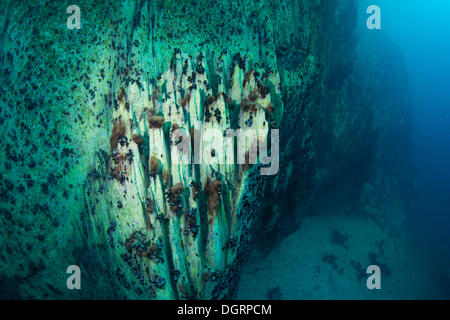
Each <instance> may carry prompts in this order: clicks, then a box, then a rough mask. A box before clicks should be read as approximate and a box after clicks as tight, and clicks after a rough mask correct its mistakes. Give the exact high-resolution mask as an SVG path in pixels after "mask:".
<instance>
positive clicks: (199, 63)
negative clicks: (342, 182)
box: [0, 0, 373, 299]
mask: <svg viewBox="0 0 450 320" xmlns="http://www.w3.org/2000/svg"><path fill="white" fill-rule="evenodd" d="M12 2H13V1H3V2H2V3H1V7H0V10H1V12H2V15H1V19H0V27H1V29H2V30H3V32H2V34H1V35H0V43H1V47H0V48H1V50H0V59H1V61H2V72H1V74H0V83H1V86H0V106H1V113H0V124H1V130H2V137H3V144H2V146H1V147H0V159H1V162H0V166H1V176H0V178H1V179H0V183H1V188H2V190H1V197H2V200H1V219H2V220H1V221H2V222H1V225H0V230H1V233H0V235H1V238H0V279H1V280H0V281H1V286H0V293H1V296H2V297H5V298H101V299H103V298H135V299H152V298H156V299H186V298H197V299H212V298H213V299H217V298H233V297H234V296H235V294H236V287H237V284H238V280H239V275H240V270H241V264H242V262H243V261H244V259H245V257H246V255H247V252H248V250H249V249H250V248H251V243H252V241H253V239H254V238H255V237H256V236H257V235H263V234H266V232H269V231H270V232H279V233H280V234H284V232H285V230H284V229H286V223H282V222H280V221H281V220H280V219H281V217H283V218H284V219H283V221H289V220H292V222H293V223H292V226H293V227H295V225H296V221H297V220H298V219H297V218H296V217H294V218H293V219H290V218H292V216H293V215H294V211H293V210H290V209H289V205H290V204H291V203H292V202H294V201H298V199H299V198H300V199H306V198H308V197H309V196H310V195H311V193H312V192H313V190H314V188H315V187H316V186H317V185H323V184H326V182H327V181H329V180H330V176H332V175H333V172H335V171H338V170H339V168H342V167H343V166H345V165H348V163H349V161H350V160H349V159H355V157H357V156H358V155H360V154H365V152H364V151H363V152H361V147H364V146H366V145H367V139H373V132H372V131H373V130H372V127H371V125H372V122H371V121H372V113H371V111H369V106H368V105H367V104H365V101H363V100H359V101H360V102H361V104H358V106H356V105H354V104H353V102H354V101H356V100H357V99H359V98H360V96H359V95H358V92H356V91H357V90H358V89H359V87H358V86H357V85H356V84H355V83H356V82H357V81H355V79H354V78H353V77H352V76H351V75H352V72H353V69H352V67H353V63H354V49H355V41H354V37H353V29H354V27H355V23H356V11H355V10H356V5H355V3H354V2H353V1H350V0H348V1H347V0H344V1H338V2H330V1H319V0H316V1H306V0H304V1H292V0H285V1H272V0H271V1H267V0H265V1H263V0H261V1H257V0H246V1H242V2H236V1H214V2H213V3H212V2H211V1H205V0H196V1H183V2H179V1H169V0H158V1H145V0H136V1H102V2H98V1H79V3H78V6H79V7H80V10H81V22H82V25H81V28H80V29H68V28H67V26H66V20H67V18H68V16H69V15H68V14H67V13H66V9H67V8H66V7H64V5H63V4H62V3H59V2H54V1H21V2H14V5H13V4H12ZM228 129H232V130H237V129H249V130H250V132H252V134H251V135H250V136H249V140H248V141H247V143H244V144H242V145H239V146H238V147H236V148H238V149H239V147H242V148H243V149H242V150H243V151H242V154H241V155H242V156H243V157H244V158H245V159H246V160H249V159H250V158H251V151H252V146H253V144H255V143H257V144H259V145H261V144H264V143H265V142H267V141H271V143H270V144H271V155H272V160H273V161H275V158H274V156H276V153H277V152H276V150H277V148H278V149H279V161H280V163H279V169H278V168H277V169H278V170H275V171H274V172H272V173H274V174H269V175H267V174H266V175H264V174H261V173H262V172H264V171H261V170H264V169H265V167H267V165H264V161H263V159H262V158H261V157H258V159H257V161H255V162H256V163H253V165H249V164H248V163H246V164H244V165H241V164H236V163H234V162H233V163H228V162H227V161H226V154H227V152H231V153H233V152H234V151H235V147H234V146H232V147H229V148H228V149H227V147H226V146H229V144H225V143H219V145H224V146H225V147H224V148H223V149H221V150H216V149H214V148H210V147H211V145H214V143H216V144H217V141H218V140H217V139H219V141H223V140H220V139H227V138H228V136H227V133H226V131H227V130H228ZM274 129H279V130H280V131H279V132H280V140H279V143H277V140H276V137H277V134H276V131H273V130H274ZM217 132H219V135H218V136H217V135H214V134H212V133H217ZM180 137H181V138H180ZM197 137H199V138H198V139H201V141H202V142H203V143H204V145H203V146H202V147H201V148H200V150H197V151H199V153H200V154H203V155H206V156H205V157H204V159H203V161H201V162H195V161H193V160H195V159H194V153H195V150H192V151H193V152H191V153H186V149H183V148H181V149H180V148H178V147H177V146H178V145H183V143H182V142H183V140H184V142H188V141H192V142H195V141H197V140H196V139H197ZM208 147H209V149H208ZM238 155H239V152H238ZM260 155H261V154H260ZM331 155H332V156H333V157H335V158H336V159H338V161H336V162H333V165H331V164H330V163H331V161H330V160H329V159H330V156H331ZM233 159H234V160H235V158H233ZM266 164H267V163H266ZM272 164H273V162H272ZM269 165H270V164H269ZM266 169H267V168H266ZM283 228H284V229H283ZM69 265H78V266H80V268H81V274H82V289H81V290H69V289H68V288H67V286H66V279H67V277H68V275H67V274H66V269H67V267H68V266H69Z"/></svg>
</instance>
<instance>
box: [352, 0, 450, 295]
mask: <svg viewBox="0 0 450 320" xmlns="http://www.w3.org/2000/svg"><path fill="white" fill-rule="evenodd" d="M361 3H362V4H363V5H365V6H367V5H368V4H376V5H378V6H379V7H380V8H381V13H382V30H381V31H380V32H385V33H387V34H388V35H389V37H390V38H391V39H392V40H393V41H394V42H395V43H396V45H397V46H398V47H399V49H400V51H401V52H402V55H403V60H404V62H405V65H406V70H407V74H408V78H409V84H410V87H411V94H412V97H411V98H412V101H413V104H412V106H411V108H412V110H413V127H412V154H411V156H412V159H411V161H412V163H413V165H414V167H415V169H416V170H417V175H418V186H419V193H418V196H417V197H415V199H414V200H413V201H412V202H411V203H409V209H408V219H407V223H408V232H409V233H410V234H411V235H412V237H413V239H415V240H416V246H417V248H418V250H420V251H421V252H422V253H423V255H424V257H425V258H427V259H428V260H429V261H430V265H431V266H432V267H433V268H434V269H435V270H436V271H435V272H436V277H438V278H439V277H441V273H442V274H444V273H445V272H448V270H450V262H449V261H450V249H449V246H450V1H446V0H410V1H402V0H395V1H392V0H387V1H366V0H364V1H362V2H361ZM442 276H443V275H442ZM443 277H444V276H443ZM443 285H448V283H446V284H443ZM446 290H448V291H447V292H448V293H449V294H450V288H447V289H446Z"/></svg>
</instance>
